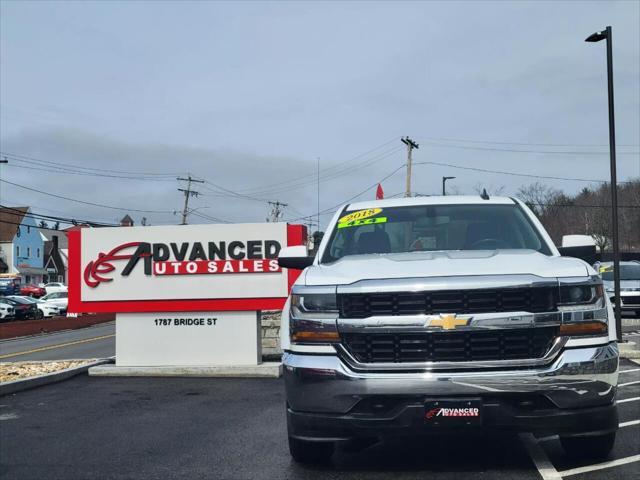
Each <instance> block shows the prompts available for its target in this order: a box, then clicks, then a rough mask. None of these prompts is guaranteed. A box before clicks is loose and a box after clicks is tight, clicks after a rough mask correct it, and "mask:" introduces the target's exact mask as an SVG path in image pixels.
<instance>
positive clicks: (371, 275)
mask: <svg viewBox="0 0 640 480" xmlns="http://www.w3.org/2000/svg"><path fill="white" fill-rule="evenodd" d="M515 274H529V275H537V276H539V277H547V278H556V277H585V276H589V275H591V274H592V273H591V272H589V268H588V265H587V264H586V263H585V262H583V261H582V260H578V259H576V258H569V257H550V256H547V255H543V254H541V253H539V252H536V251H534V250H466V251H443V252H410V253H397V254H384V255H379V254H375V255H352V256H347V257H343V258H341V259H340V260H338V261H336V262H334V263H331V264H324V265H314V266H312V267H309V268H308V269H307V271H306V275H305V277H304V283H305V284H306V285H346V284H350V283H353V282H357V281H359V280H374V279H388V278H425V277H453V276H472V275H515Z"/></svg>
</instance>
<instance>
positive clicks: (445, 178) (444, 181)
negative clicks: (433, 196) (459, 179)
mask: <svg viewBox="0 0 640 480" xmlns="http://www.w3.org/2000/svg"><path fill="white" fill-rule="evenodd" d="M454 178H456V177H442V195H443V196H444V195H446V194H447V191H446V189H445V183H446V182H447V180H453V179H454Z"/></svg>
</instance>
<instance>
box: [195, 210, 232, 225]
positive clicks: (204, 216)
mask: <svg viewBox="0 0 640 480" xmlns="http://www.w3.org/2000/svg"><path fill="white" fill-rule="evenodd" d="M189 213H190V214H191V215H195V216H196V217H200V218H204V219H205V220H212V221H214V222H218V223H233V222H231V221H229V220H224V219H222V218H218V217H213V216H210V215H205V214H204V213H201V212H196V211H195V210H190V211H189Z"/></svg>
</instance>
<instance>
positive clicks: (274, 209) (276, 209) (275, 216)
mask: <svg viewBox="0 0 640 480" xmlns="http://www.w3.org/2000/svg"><path fill="white" fill-rule="evenodd" d="M268 203H269V205H271V213H270V214H269V216H268V217H267V222H272V223H276V222H277V221H278V220H279V219H280V218H282V215H283V212H282V209H281V208H280V207H287V206H288V205H289V204H288V203H282V202H278V201H276V202H268Z"/></svg>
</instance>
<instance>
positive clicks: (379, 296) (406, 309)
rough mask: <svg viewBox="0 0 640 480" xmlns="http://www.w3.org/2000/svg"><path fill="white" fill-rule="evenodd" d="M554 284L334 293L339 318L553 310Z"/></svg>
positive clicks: (554, 305) (555, 293)
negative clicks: (520, 286)
mask: <svg viewBox="0 0 640 480" xmlns="http://www.w3.org/2000/svg"><path fill="white" fill-rule="evenodd" d="M556 296H557V288H554V287H548V286H545V287H534V288H495V289H483V290H455V291H434V292H397V293H379V292H372V293H346V294H345V293H343V294H339V295H338V305H339V308H340V317H341V318H367V317H370V316H380V315H419V314H426V315H429V314H434V313H436V314H437V313H458V314H463V313H486V312H513V311H526V312H531V313H540V312H551V311H555V310H556V302H557V299H556Z"/></svg>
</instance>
